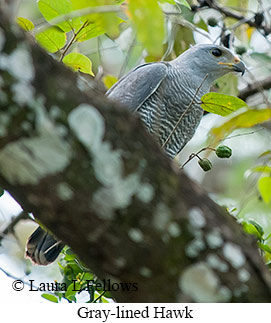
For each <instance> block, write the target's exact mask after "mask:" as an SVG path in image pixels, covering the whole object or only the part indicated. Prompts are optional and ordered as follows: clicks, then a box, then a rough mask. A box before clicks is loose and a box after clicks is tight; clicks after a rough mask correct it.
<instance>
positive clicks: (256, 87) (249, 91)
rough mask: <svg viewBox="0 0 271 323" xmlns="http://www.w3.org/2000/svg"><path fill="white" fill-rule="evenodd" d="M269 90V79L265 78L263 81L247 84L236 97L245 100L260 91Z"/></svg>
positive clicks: (270, 84) (270, 80)
mask: <svg viewBox="0 0 271 323" xmlns="http://www.w3.org/2000/svg"><path fill="white" fill-rule="evenodd" d="M270 88H271V77H267V78H266V79H265V80H262V81H258V82H254V83H251V84H249V85H248V86H247V87H246V88H245V89H243V90H241V91H240V92H239V95H238V97H239V98H240V99H242V100H246V99H247V98H248V97H249V96H252V95H253V94H256V93H258V92H259V91H260V89H263V90H269V89H270Z"/></svg>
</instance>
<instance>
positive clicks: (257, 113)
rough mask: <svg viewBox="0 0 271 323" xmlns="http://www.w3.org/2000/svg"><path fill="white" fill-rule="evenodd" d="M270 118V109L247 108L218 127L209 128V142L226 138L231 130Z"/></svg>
mask: <svg viewBox="0 0 271 323" xmlns="http://www.w3.org/2000/svg"><path fill="white" fill-rule="evenodd" d="M270 119H271V109H261V110H258V109H249V110H247V111H245V112H242V113H240V114H238V115H237V116H235V117H233V118H231V119H230V120H228V121H226V122H225V123H223V124H222V125H221V126H219V127H215V128H213V129H211V131H210V136H209V144H211V145H215V146H216V145H217V143H218V142H219V141H221V140H223V139H224V138H226V137H227V136H228V135H229V134H230V133H231V132H232V131H234V130H236V129H239V128H250V127H253V126H255V125H258V124H261V123H263V122H266V121H269V120H270Z"/></svg>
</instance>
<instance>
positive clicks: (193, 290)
mask: <svg viewBox="0 0 271 323" xmlns="http://www.w3.org/2000/svg"><path fill="white" fill-rule="evenodd" d="M0 75H1V77H0V185H2V187H3V188H5V189H6V190H8V191H9V192H10V193H11V194H12V196H13V197H14V198H15V199H16V200H17V201H18V202H19V203H20V205H21V206H22V207H23V209H24V210H25V211H27V212H32V213H33V214H34V215H35V217H36V218H37V219H39V220H40V221H41V222H42V223H43V224H44V225H45V226H46V227H47V228H48V229H50V230H51V231H52V232H53V233H54V234H55V235H56V236H57V237H59V238H60V239H62V240H63V241H64V242H65V243H67V244H68V245H69V246H70V247H71V248H72V249H73V251H74V252H75V253H76V254H77V255H78V256H79V258H80V259H81V260H82V261H83V262H84V263H85V264H86V265H87V266H88V267H89V268H90V269H91V270H93V272H95V274H96V275H98V276H99V277H100V278H101V279H108V278H110V279H111V282H126V283H135V284H136V286H137V290H136V291H130V292H125V291H122V290H119V291H116V292H113V295H114V297H115V299H116V300H117V301H121V302H161V301H162V302H184V301H192V302H207V301H210V302H267V301H271V279H270V274H269V272H268V270H267V268H266V267H265V265H264V263H263V261H262V259H261V257H260V255H259V252H258V250H257V247H256V244H255V242H254V241H253V239H252V238H251V237H248V236H247V235H245V234H244V233H243V231H242V229H241V227H240V225H239V224H238V223H237V222H236V221H235V219H234V218H232V217H231V216H230V215H229V214H228V213H227V212H226V211H225V210H224V209H223V208H221V207H220V206H218V205H217V204H215V203H214V202H213V201H212V200H211V199H210V198H209V197H208V195H207V194H206V193H205V192H204V190H203V189H202V188H201V187H199V186H197V185H196V184H195V183H193V182H192V181H191V180H190V179H189V178H188V177H187V176H186V175H185V174H184V173H183V172H179V171H178V170H177V168H176V167H175V165H174V164H172V163H171V162H170V161H169V160H168V158H167V157H166V156H165V155H164V154H163V153H162V152H161V150H160V148H159V147H158V145H157V144H156V142H155V141H154V140H153V138H151V137H150V136H149V135H148V134H147V132H146V131H145V129H144V127H143V126H142V124H141V122H140V120H139V119H138V118H137V117H135V116H134V115H131V114H130V113H129V111H128V109H125V108H124V107H121V106H119V105H118V104H116V103H113V102H111V101H109V100H108V99H107V98H106V97H104V96H103V95H102V94H100V93H99V92H97V91H95V84H94V83H93V84H90V87H88V88H86V86H85V84H84V83H83V82H82V81H81V80H80V79H79V78H78V76H77V75H76V74H74V73H73V72H71V71H70V70H68V69H66V68H65V67H64V66H63V65H62V64H61V63H58V62H57V61H55V60H54V59H53V58H52V57H50V56H49V55H48V54H47V53H45V52H44V51H43V50H42V49H41V48H39V47H38V46H37V45H36V44H35V43H34V42H33V40H32V39H30V38H29V37H28V36H26V35H25V34H23V33H22V32H21V31H19V30H16V28H15V26H12V27H11V26H10V24H9V23H8V21H7V20H6V19H5V17H4V15H3V13H1V12H0ZM91 87H92V88H91Z"/></svg>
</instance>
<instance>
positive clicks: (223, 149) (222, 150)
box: [215, 146, 232, 158]
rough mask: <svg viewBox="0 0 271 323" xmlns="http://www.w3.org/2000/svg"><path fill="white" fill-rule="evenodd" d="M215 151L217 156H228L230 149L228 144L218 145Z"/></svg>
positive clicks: (229, 155)
mask: <svg viewBox="0 0 271 323" xmlns="http://www.w3.org/2000/svg"><path fill="white" fill-rule="evenodd" d="M215 153H216V155H217V157H219V158H230V157H231V154H232V150H231V149H230V147H228V146H219V147H217V149H216V151H215Z"/></svg>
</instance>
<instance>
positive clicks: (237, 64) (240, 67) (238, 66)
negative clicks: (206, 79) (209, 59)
mask: <svg viewBox="0 0 271 323" xmlns="http://www.w3.org/2000/svg"><path fill="white" fill-rule="evenodd" d="M218 64H220V65H226V66H228V67H229V68H231V69H232V70H233V71H234V72H238V73H242V74H241V75H242V76H243V75H244V73H245V70H246V66H245V64H244V63H243V62H241V61H240V59H239V58H238V57H235V58H234V63H224V62H219V63H218Z"/></svg>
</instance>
